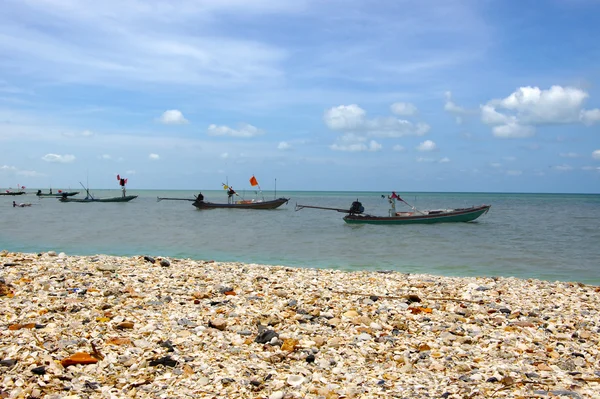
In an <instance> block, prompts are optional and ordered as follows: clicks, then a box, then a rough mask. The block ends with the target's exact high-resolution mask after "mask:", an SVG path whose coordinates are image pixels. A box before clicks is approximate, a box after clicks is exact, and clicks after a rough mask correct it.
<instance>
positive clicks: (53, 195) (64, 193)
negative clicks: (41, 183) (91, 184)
mask: <svg viewBox="0 0 600 399" xmlns="http://www.w3.org/2000/svg"><path fill="white" fill-rule="evenodd" d="M77 194H79V191H61V190H58V192H56V193H52V192H50V193H42V190H38V191H37V193H35V195H37V196H38V197H40V198H61V197H64V196H67V197H72V196H74V195H77Z"/></svg>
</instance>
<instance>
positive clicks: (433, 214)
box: [344, 205, 491, 224]
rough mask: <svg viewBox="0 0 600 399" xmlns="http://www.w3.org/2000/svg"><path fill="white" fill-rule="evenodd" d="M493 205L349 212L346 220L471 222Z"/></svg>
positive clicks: (408, 222) (366, 221)
mask: <svg viewBox="0 0 600 399" xmlns="http://www.w3.org/2000/svg"><path fill="white" fill-rule="evenodd" d="M490 207H491V205H479V206H472V207H469V208H457V209H437V210H429V211H416V212H396V213H395V214H394V215H392V216H371V215H357V214H348V215H346V216H344V222H346V223H348V224H431V223H456V222H471V221H473V220H475V219H477V218H478V217H480V216H481V215H484V214H486V213H487V212H488V211H489V210H490Z"/></svg>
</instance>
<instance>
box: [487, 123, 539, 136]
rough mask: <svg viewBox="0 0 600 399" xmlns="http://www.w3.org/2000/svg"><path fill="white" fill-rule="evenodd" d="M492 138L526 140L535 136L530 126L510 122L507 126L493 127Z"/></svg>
mask: <svg viewBox="0 0 600 399" xmlns="http://www.w3.org/2000/svg"><path fill="white" fill-rule="evenodd" d="M492 131H493V133H494V136H496V137H499V138H526V137H532V136H533V135H535V129H534V128H533V127H531V126H523V125H519V124H518V123H514V122H511V123H509V124H507V125H502V126H494V128H493V129H492Z"/></svg>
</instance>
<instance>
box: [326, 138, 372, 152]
mask: <svg viewBox="0 0 600 399" xmlns="http://www.w3.org/2000/svg"><path fill="white" fill-rule="evenodd" d="M329 148H331V149H332V150H334V151H347V152H361V151H370V152H376V151H379V150H381V149H382V148H383V147H382V145H381V144H379V143H378V142H376V141H375V140H371V141H370V142H369V143H368V144H366V143H360V142H359V143H352V144H345V143H342V144H332V145H331V146H330V147H329Z"/></svg>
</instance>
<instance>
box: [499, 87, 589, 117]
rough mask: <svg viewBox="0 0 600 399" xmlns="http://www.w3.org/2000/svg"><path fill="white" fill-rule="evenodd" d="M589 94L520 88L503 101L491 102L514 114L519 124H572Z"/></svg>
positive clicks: (555, 88) (555, 89)
mask: <svg viewBox="0 0 600 399" xmlns="http://www.w3.org/2000/svg"><path fill="white" fill-rule="evenodd" d="M587 97H588V94H587V93H586V92H585V91H583V90H580V89H577V88H574V87H562V86H552V87H550V89H548V90H542V89H540V88H539V87H531V86H527V87H520V88H519V89H517V90H516V91H514V92H513V93H512V94H510V95H509V96H508V97H506V98H504V99H502V100H492V103H493V104H495V105H497V106H498V107H501V108H504V109H507V110H510V111H514V112H516V113H517V115H518V117H519V120H520V121H521V122H522V123H531V124H544V123H572V122H576V121H578V120H579V114H580V110H581V106H582V104H583V102H584V100H585V99H586V98H587Z"/></svg>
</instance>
